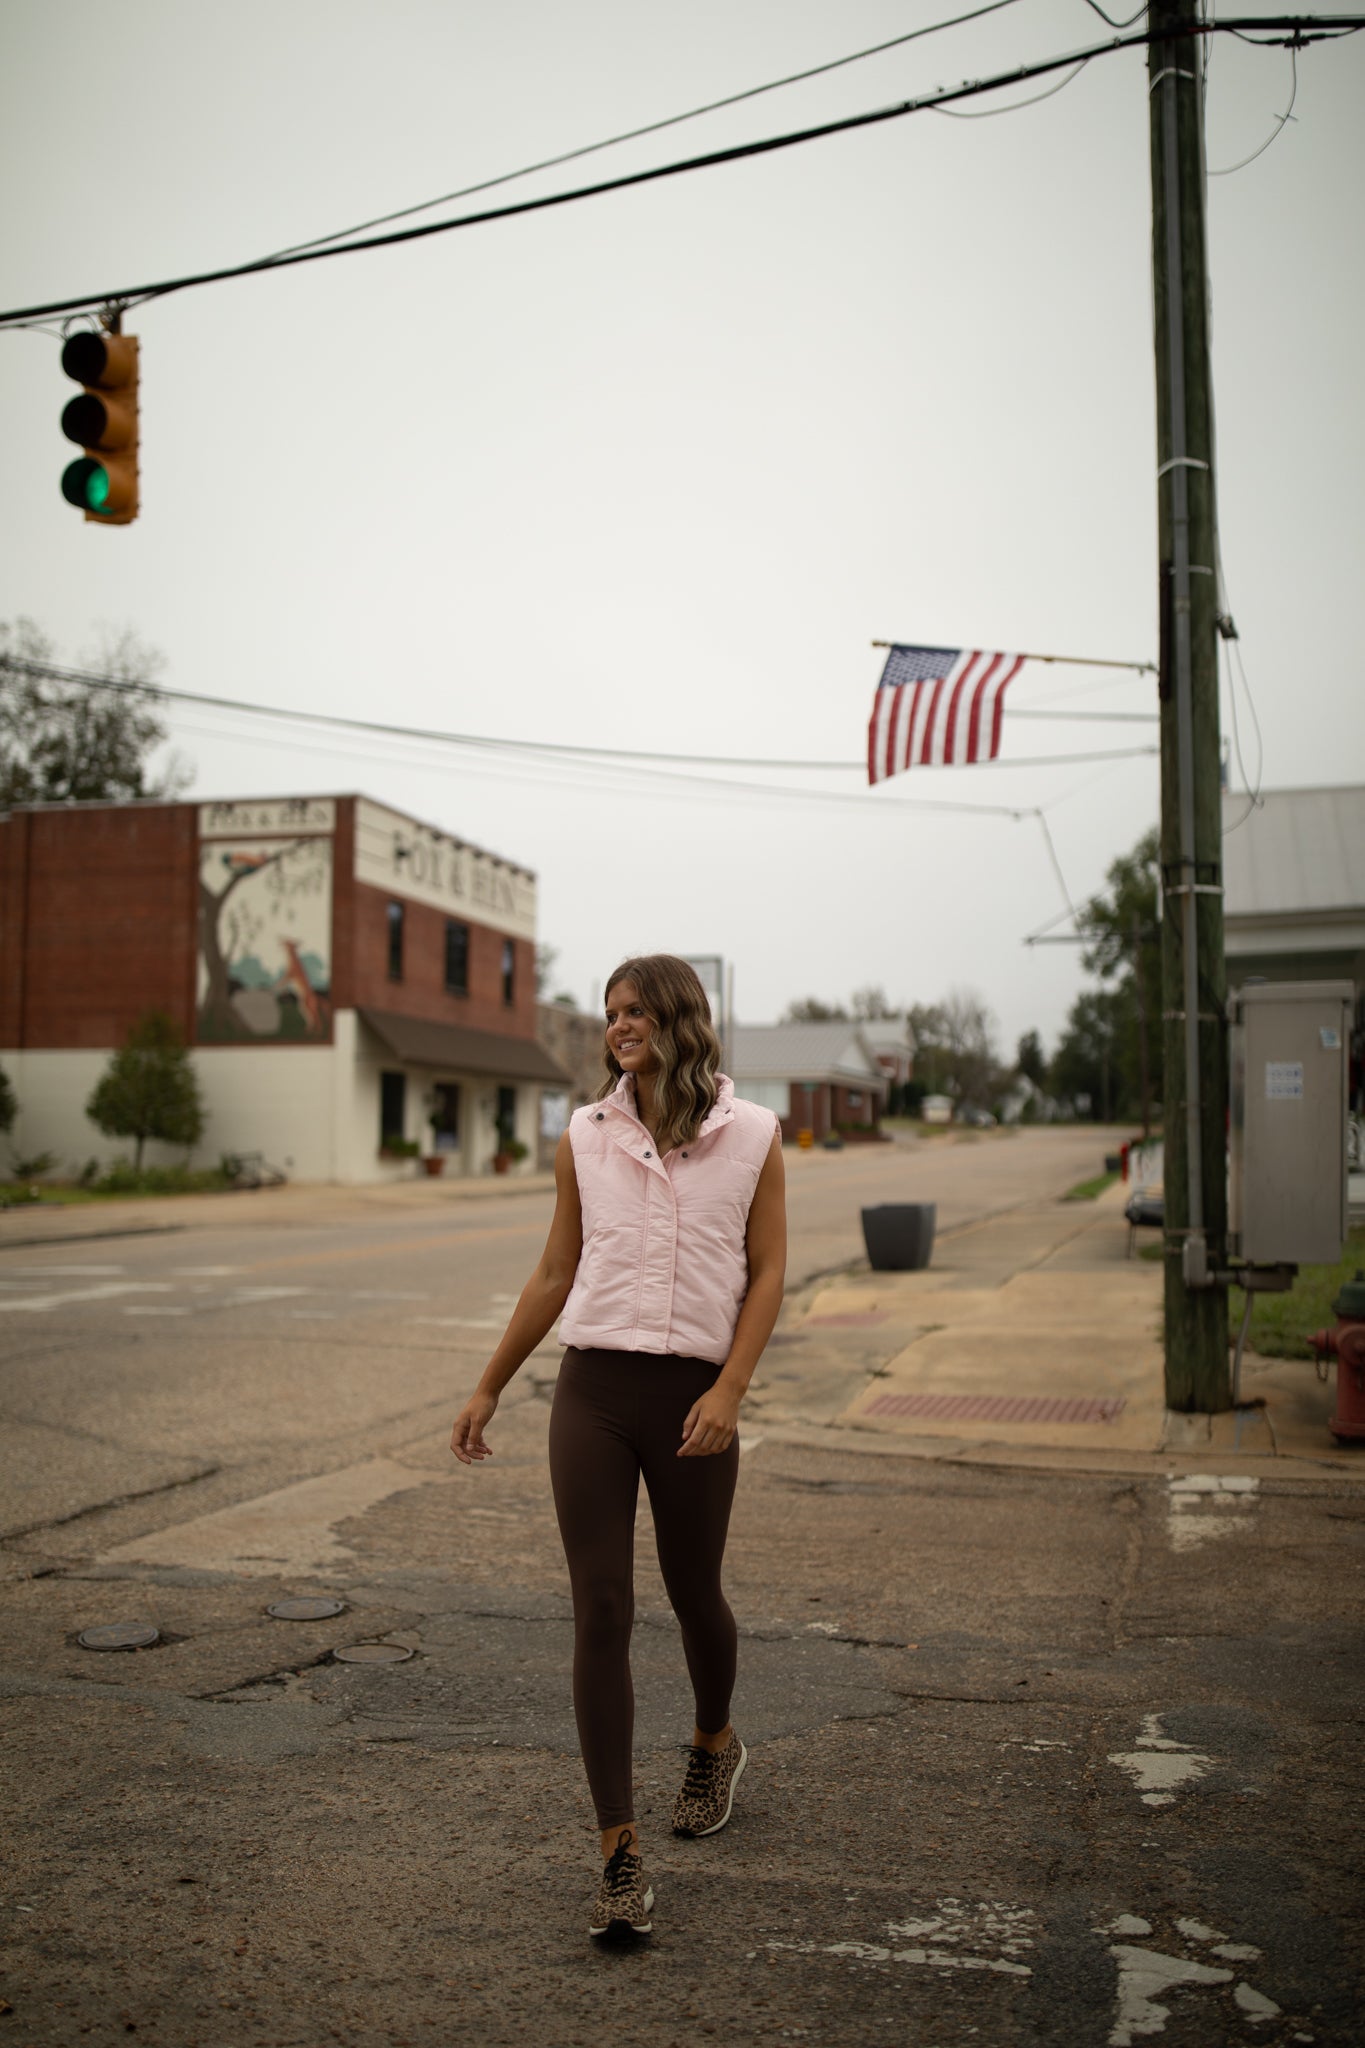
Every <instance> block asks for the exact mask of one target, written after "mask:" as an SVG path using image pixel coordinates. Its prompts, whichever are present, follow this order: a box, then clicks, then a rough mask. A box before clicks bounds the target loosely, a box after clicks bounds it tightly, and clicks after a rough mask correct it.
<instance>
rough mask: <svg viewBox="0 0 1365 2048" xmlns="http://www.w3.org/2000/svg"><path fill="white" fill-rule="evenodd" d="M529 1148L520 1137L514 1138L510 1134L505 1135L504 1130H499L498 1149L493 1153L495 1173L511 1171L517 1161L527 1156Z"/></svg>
mask: <svg viewBox="0 0 1365 2048" xmlns="http://www.w3.org/2000/svg"><path fill="white" fill-rule="evenodd" d="M528 1149H529V1148H528V1147H527V1146H525V1145H523V1144H522V1142H521V1139H520V1138H514V1137H512V1136H511V1135H510V1134H506V1135H505V1134H504V1133H503V1132H502V1131H499V1133H498V1149H497V1151H496V1152H495V1153H494V1154H493V1171H494V1173H510V1172H511V1170H512V1168H513V1167H514V1166H515V1165H516V1163H517V1161H518V1160H519V1159H524V1158H525V1157H526V1154H527V1151H528Z"/></svg>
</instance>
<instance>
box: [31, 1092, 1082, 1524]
mask: <svg viewBox="0 0 1365 2048" xmlns="http://www.w3.org/2000/svg"><path fill="white" fill-rule="evenodd" d="M1104 1143H1105V1140H1104V1139H1103V1137H1102V1136H1098V1135H1097V1134H1096V1133H1095V1132H1094V1131H1093V1130H1092V1129H1086V1128H1082V1129H1076V1128H1072V1129H1066V1130H1055V1131H1037V1132H1021V1133H1019V1134H1018V1135H1017V1136H1015V1135H1007V1134H1004V1133H1000V1134H994V1133H991V1134H986V1135H983V1136H982V1137H980V1138H977V1137H975V1136H963V1137H954V1138H953V1139H952V1140H951V1141H945V1140H943V1139H934V1140H928V1141H924V1142H921V1143H918V1144H902V1145H895V1146H876V1147H871V1146H869V1147H862V1148H854V1147H849V1148H848V1149H847V1150H846V1151H845V1152H843V1153H839V1154H829V1153H824V1152H816V1153H812V1154H807V1155H801V1154H799V1153H794V1154H793V1155H792V1156H791V1158H790V1161H789V1165H788V1176H789V1211H790V1217H791V1254H790V1260H789V1285H790V1286H791V1287H792V1288H795V1287H798V1286H799V1285H800V1284H801V1282H802V1281H803V1280H804V1279H805V1278H807V1277H808V1276H809V1275H811V1274H813V1273H817V1272H823V1271H829V1270H832V1269H833V1268H836V1267H839V1266H842V1265H846V1264H847V1263H848V1262H849V1261H851V1260H854V1259H857V1258H860V1257H861V1256H862V1239H861V1234H860V1225H859V1220H858V1211H859V1208H860V1207H861V1206H862V1204H864V1203H867V1202H881V1201H892V1200H905V1201H930V1200H936V1201H937V1202H938V1204H939V1227H940V1229H949V1228H952V1227H954V1226H955V1225H959V1224H961V1223H963V1222H967V1221H970V1220H971V1219H973V1218H975V1217H979V1216H983V1215H987V1214H990V1213H992V1212H993V1211H994V1210H997V1209H1002V1208H1009V1207H1012V1206H1014V1205H1015V1204H1016V1203H1019V1202H1021V1201H1025V1200H1028V1199H1032V1198H1036V1197H1037V1196H1038V1195H1040V1194H1042V1195H1050V1194H1056V1193H1060V1192H1062V1191H1064V1190H1065V1189H1066V1188H1067V1187H1069V1186H1071V1185H1073V1184H1074V1183H1075V1182H1076V1181H1077V1180H1078V1179H1080V1178H1083V1177H1085V1176H1087V1175H1089V1174H1091V1173H1093V1172H1094V1171H1096V1170H1098V1167H1099V1164H1100V1160H1101V1156H1102V1152H1103V1147H1104ZM404 1193H405V1195H408V1194H410V1196H411V1199H408V1200H405V1201H404V1202H402V1203H401V1204H395V1203H393V1202H391V1201H390V1202H387V1203H386V1202H385V1201H384V1200H383V1199H381V1198H379V1197H376V1196H375V1195H374V1194H372V1193H367V1192H366V1191H364V1190H356V1191H354V1192H353V1193H351V1194H349V1195H347V1194H345V1193H342V1192H341V1191H338V1190H334V1189H326V1190H318V1191H316V1192H315V1193H313V1192H310V1191H309V1190H307V1189H297V1190H290V1191H288V1192H287V1193H286V1194H284V1195H281V1196H273V1195H267V1196H262V1197H253V1196H250V1195H245V1196H240V1197H234V1198H232V1199H231V1200H230V1201H222V1200H219V1201H215V1202H213V1203H211V1204H203V1205H196V1204H195V1203H194V1202H193V1201H186V1202H182V1203H181V1204H179V1205H175V1206H174V1207H171V1206H170V1205H166V1204H161V1205H159V1206H158V1208H157V1210H156V1214H157V1215H158V1216H165V1215H167V1214H174V1215H176V1217H177V1219H178V1221H179V1222H180V1224H181V1227H177V1228H173V1229H171V1230H169V1231H166V1232H165V1233H164V1234H156V1235H150V1236H138V1237H110V1238H96V1239H90V1240H88V1241H82V1242H79V1243H75V1244H70V1243H68V1244H52V1245H44V1246H28V1247H24V1246H20V1247H19V1248H17V1249H15V1250H13V1251H9V1250H6V1249H5V1248H4V1247H3V1242H2V1241H0V1355H3V1359H4V1369H3V1382H0V1418H3V1422H4V1426H5V1432H6V1450H7V1456H6V1466H7V1471H6V1478H5V1486H4V1492H3V1503H2V1504H0V1537H3V1536H6V1535H13V1534H15V1533H16V1532H19V1531H22V1530H26V1529H32V1530H37V1529H40V1528H43V1527H47V1526H50V1525H52V1524H55V1523H57V1522H61V1521H66V1520H69V1519H70V1518H72V1517H80V1516H82V1515H84V1514H86V1513H88V1512H89V1511H90V1510H91V1509H92V1508H96V1507H98V1506H100V1505H101V1504H103V1503H107V1502H113V1501H117V1500H120V1499H124V1498H127V1497H129V1496H131V1495H141V1496H144V1497H147V1498H151V1497H153V1496H154V1495H156V1494H158V1493H161V1494H166V1495H170V1494H171V1493H174V1492H177V1491H178V1490H181V1489H183V1488H185V1487H186V1486H187V1485H188V1486H189V1487H190V1489H191V1492H192V1496H193V1511H202V1509H203V1508H204V1506H205V1505H213V1506H217V1505H220V1504H221V1503H222V1501H223V1500H226V1499H228V1498H236V1499H241V1498H244V1497H246V1496H248V1495H249V1494H252V1493H260V1492H264V1491H266V1490H267V1489H269V1488H271V1487H274V1486H280V1485H283V1484H285V1483H286V1482H287V1481H288V1480H290V1479H295V1478H302V1477H305V1476H307V1475H309V1474H312V1473H317V1472H322V1471H325V1470H326V1469H328V1467H329V1466H332V1465H338V1464H345V1463H349V1462H350V1460H351V1459H353V1458H354V1457H356V1456H360V1455H363V1454H364V1451H365V1449H366V1448H367V1447H368V1448H370V1449H373V1450H382V1449H383V1448H385V1446H387V1445H389V1444H392V1443H395V1442H402V1441H406V1440H407V1439H408V1438H410V1437H412V1436H414V1435H416V1434H417V1433H418V1431H419V1430H420V1429H422V1428H425V1427H436V1426H438V1423H439V1417H440V1416H441V1415H442V1414H444V1413H445V1411H446V1410H447V1409H449V1410H450V1411H451V1413H452V1414H453V1412H454V1409H455V1408H458V1406H459V1405H460V1402H461V1401H462V1400H463V1399H464V1396H465V1393H466V1392H467V1391H468V1388H469V1386H470V1385H472V1383H473V1381H474V1380H475V1379H476V1378H477V1376H478V1373H479V1371H480V1370H481V1368H482V1365H483V1361H484V1358H485V1357H486V1356H487V1353H488V1352H489V1350H491V1348H492V1346H493V1344H494V1342H495V1341H496V1339H497V1337H498V1335H499V1333H500V1331H501V1329H502V1327H503V1324H504V1323H505V1321H506V1319H507V1315H508V1312H509V1310H510V1308H511V1306H512V1303H513V1302H514V1301H515V1299H516V1296H517V1294H518V1292H519V1291H520V1289H521V1287H522V1285H523V1283H524V1281H525V1279H526V1277H527V1275H528V1274H529V1272H530V1270H531V1268H532V1266H533V1265H534V1263H535V1260H536V1258H537V1257H538V1255H539V1252H540V1248H541V1246H542V1244H543V1243H544V1240H545V1232H546V1230H547V1228H548V1225H549V1220H550V1214H551V1209H552V1206H553V1200H552V1196H551V1195H550V1194H548V1193H547V1192H545V1191H544V1190H543V1189H542V1190H539V1191H535V1192H528V1193H526V1194H524V1195H520V1194H509V1193H504V1192H502V1191H501V1190H500V1191H499V1192H498V1193H497V1194H492V1193H490V1194H489V1195H487V1196H486V1197H484V1198H482V1199H480V1198H479V1197H477V1196H476V1197H474V1198H472V1199H471V1198H463V1199H452V1198H451V1197H450V1196H449V1195H447V1194H446V1193H445V1192H444V1191H443V1190H441V1189H440V1188H439V1186H433V1187H432V1188H431V1190H430V1193H429V1196H428V1195H427V1191H426V1190H425V1189H423V1188H422V1187H420V1186H419V1187H416V1188H414V1189H412V1190H411V1191H407V1190H405V1191H404ZM88 1220H89V1219H88V1217H86V1216H85V1215H82V1216H81V1217H80V1218H79V1219H78V1221H80V1222H81V1223H82V1224H86V1223H88ZM138 1220H139V1211H138V1209H137V1208H136V1206H134V1205H127V1204H125V1205H122V1206H121V1207H120V1208H119V1209H117V1210H115V1211H111V1212H109V1222H110V1226H111V1227H113V1228H117V1227H119V1226H120V1225H122V1224H130V1225H132V1226H133V1227H136V1225H137V1223H138ZM5 1222H6V1225H7V1227H8V1229H9V1231H10V1234H11V1235H22V1231H23V1224H24V1214H23V1212H22V1211H19V1212H16V1213H15V1214H13V1215H11V1216H10V1217H7V1218H6V1219H5ZM169 1511H170V1512H173V1513H174V1514H176V1515H180V1514H183V1513H188V1512H191V1507H190V1503H189V1500H188V1499H185V1500H177V1501H176V1502H175V1504H174V1508H173V1509H171V1510H169Z"/></svg>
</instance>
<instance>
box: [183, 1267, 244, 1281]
mask: <svg viewBox="0 0 1365 2048" xmlns="http://www.w3.org/2000/svg"><path fill="white" fill-rule="evenodd" d="M171 1271H172V1272H173V1273H179V1274H180V1276H181V1278H182V1279H184V1280H221V1279H223V1278H224V1277H225V1276H226V1275H227V1274H229V1273H240V1272H242V1271H244V1268H243V1267H241V1266H172V1268H171Z"/></svg>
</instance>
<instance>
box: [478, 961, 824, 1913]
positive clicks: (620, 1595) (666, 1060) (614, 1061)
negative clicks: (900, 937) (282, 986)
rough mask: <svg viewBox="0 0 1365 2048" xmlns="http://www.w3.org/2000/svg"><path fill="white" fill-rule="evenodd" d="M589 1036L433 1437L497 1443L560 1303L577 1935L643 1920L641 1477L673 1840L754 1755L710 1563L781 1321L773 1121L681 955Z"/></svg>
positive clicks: (638, 974) (619, 984)
mask: <svg viewBox="0 0 1365 2048" xmlns="http://www.w3.org/2000/svg"><path fill="white" fill-rule="evenodd" d="M606 1027H607V1028H606V1068H607V1076H608V1078H607V1080H606V1081H605V1083H604V1084H603V1086H602V1088H601V1090H600V1091H599V1094H598V1098H597V1100H596V1102H594V1103H590V1104H588V1105H587V1107H585V1108H583V1109H579V1110H576V1111H575V1112H574V1114H573V1116H572V1118H571V1119H570V1122H569V1128H568V1130H567V1131H566V1132H565V1133H564V1135H563V1137H562V1138H561V1139H560V1141H559V1149H558V1151H557V1153H556V1155H555V1186H556V1190H557V1197H558V1198H557V1200H556V1203H555V1214H554V1221H553V1222H552V1223H551V1225H550V1235H549V1237H548V1239H547V1240H546V1245H545V1250H544V1252H543V1254H542V1256H541V1260H540V1264H539V1265H538V1266H537V1267H536V1270H535V1272H534V1273H533V1274H532V1275H531V1278H530V1280H529V1281H528V1282H527V1284H526V1287H525V1288H524V1290H523V1292H522V1295H521V1298H520V1300H519V1301H518V1303H517V1306H516V1308H515V1309H514V1310H513V1313H512V1319H511V1321H510V1322H509V1323H508V1325H507V1330H506V1333H505V1335H504V1336H503V1339H502V1342H501V1343H500V1344H499V1345H498V1347H497V1350H496V1351H495V1352H494V1353H493V1356H492V1358H491V1359H490V1360H489V1362H488V1365H487V1367H486V1368H485V1370H484V1374H483V1377H482V1379H481V1380H480V1381H479V1385H478V1388H477V1390H476V1391H475V1393H474V1394H473V1396H472V1397H471V1399H470V1400H469V1401H468V1402H467V1403H466V1404H465V1406H464V1408H463V1409H462V1410H461V1412H460V1414H459V1415H458V1416H457V1417H456V1420H455V1428H454V1431H453V1433H452V1436H451V1444H450V1447H451V1449H452V1450H453V1451H454V1453H455V1456H456V1457H457V1458H458V1459H459V1460H460V1462H461V1464H463V1465H472V1464H474V1463H475V1462H477V1461H478V1460H480V1459H483V1458H486V1457H489V1456H490V1455H491V1451H490V1448H489V1445H488V1444H487V1443H486V1441H485V1439H484V1431H485V1430H486V1429H487V1427H488V1424H489V1421H490V1420H491V1418H492V1415H493V1411H494V1410H495V1409H496V1407H497V1405H498V1396H499V1395H500V1394H501V1392H502V1390H503V1388H504V1387H505V1386H506V1385H507V1383H508V1381H509V1380H510V1379H511V1378H512V1375H513V1374H514V1373H515V1372H516V1370H517V1368H518V1367H519V1366H520V1365H521V1364H522V1363H523V1362H524V1361H525V1359H527V1358H528V1357H529V1356H530V1354H531V1352H532V1351H533V1350H534V1349H535V1347H536V1345H537V1344H539V1343H540V1341H541V1339H542V1338H543V1337H544V1336H545V1335H546V1334H547V1332H548V1331H549V1330H550V1329H551V1328H552V1326H553V1325H554V1323H555V1321H556V1320H557V1319H558V1318H559V1317H560V1316H561V1315H562V1317H563V1321H562V1323H561V1326H560V1337H561V1340H562V1341H563V1343H564V1344H565V1345H566V1347H567V1348H566V1350H565V1353H564V1359H563V1363H562V1365H561V1367H560V1372H559V1380H558V1383H557V1385H556V1388H555V1397H554V1406H553V1409H552V1411H551V1415H550V1479H551V1484H552V1486H553V1489H554V1498H555V1512H556V1514H557V1516H558V1519H559V1529H560V1535H561V1536H562V1538H563V1541H564V1551H565V1555H566V1557H567V1559H568V1565H569V1579H570V1583H571V1586H572V1589H573V1606H574V1664H573V1697H574V1713H575V1715H576V1717H577V1721H578V1733H579V1740H580V1743H581V1745H582V1750H583V1761H584V1764H585V1766H586V1769H587V1774H588V1785H589V1789H590V1790H591V1792H592V1796H593V1802H594V1805H595V1806H596V1809H597V1823H598V1827H599V1828H600V1830H601V1847H602V1858H603V1872H602V1885H601V1890H600V1891H599V1893H598V1897H597V1903H596V1906H595V1908H594V1910H593V1914H592V1919H591V1921H590V1923H589V1930H588V1931H589V1933H590V1934H593V1935H605V1934H608V1933H611V1932H613V1931H615V1932H625V1931H627V1930H628V1931H629V1932H631V1933H633V1934H648V1933H649V1932H650V1931H651V1927H652V1921H651V1918H650V1914H651V1910H652V1907H653V1903H654V1894H653V1891H652V1890H651V1888H650V1885H649V1883H648V1880H647V1879H646V1877H645V1874H644V1868H643V1864H642V1861H641V1852H640V1836H639V1830H638V1828H637V1826H636V1822H635V1805H634V1800H633V1798H632V1790H631V1737H632V1729H633V1719H634V1697H633V1694H632V1691H631V1681H630V1629H631V1618H632V1612H633V1607H634V1570H633V1542H634V1533H635V1505H636V1500H637V1497H638V1493H639V1482H640V1475H641V1474H642V1473H643V1475H644V1480H645V1485H646V1487H647V1488H648V1490H649V1500H650V1507H651V1509H652V1511H653V1516H654V1530H655V1537H656V1541H657V1545H658V1553H659V1568H660V1571H661V1572H662V1574H663V1580H664V1585H665V1586H666V1587H667V1589H668V1597H669V1599H670V1601H671V1602H672V1605H673V1611H674V1613H675V1614H676V1615H677V1617H678V1620H679V1622H680V1624H681V1626H682V1636H683V1647H684V1650H685V1651H686V1655H687V1668H688V1673H689V1676H690V1678H691V1681H692V1690H693V1695H694V1704H695V1725H694V1727H693V1731H692V1746H691V1753H690V1756H689V1759H688V1765H687V1773H686V1777H685V1779H684V1781H683V1785H682V1789H681V1790H680V1791H679V1793H678V1796H677V1799H676V1801H675V1803H674V1808H673V1827H674V1831H675V1832H676V1833H678V1834H682V1835H708V1834H714V1833H716V1831H717V1830H718V1829H720V1828H723V1827H724V1826H725V1824H726V1822H727V1821H728V1820H729V1818H730V1810H731V1805H732V1802H733V1799H734V1792H735V1786H736V1784H737V1783H738V1781H739V1777H740V1774H741V1772H742V1771H743V1769H744V1765H745V1762H746V1760H747V1752H746V1750H745V1748H744V1744H743V1743H742V1742H741V1741H740V1739H739V1736H738V1735H737V1734H736V1733H735V1730H734V1727H733V1725H732V1723H731V1720H730V1695H731V1692H732V1690H733V1686H734V1679H735V1621H734V1616H733V1615H732V1614H731V1612H730V1609H729V1606H728V1605H727V1603H726V1600H725V1595H724V1593H723V1592H722V1590H721V1576H720V1575H721V1561H722V1558H723V1556H724V1551H725V1536H726V1530H727V1527H728V1524H729V1519H730V1503H731V1501H732V1499H733V1497H734V1490H735V1476H736V1472H737V1469H738V1465H739V1437H738V1428H739V1404H740V1401H741V1399H742V1398H743V1395H744V1392H745V1389H746V1388H747V1386H748V1384H749V1380H750V1377H751V1375H752V1373H753V1370H754V1367H755V1366H756V1365H757V1363H758V1360H759V1357H760V1355H761V1353H762V1350H763V1347H764V1345H765V1344H766V1343H767V1341H768V1339H769V1337H770V1336H771V1335H772V1329H773V1324H774V1323H775V1322H776V1320H777V1313H778V1310H779V1308H780V1307H781V1304H782V1279H783V1272H784V1268H785V1265H786V1255H787V1239H786V1207H785V1196H784V1189H783V1174H782V1141H781V1135H780V1132H779V1130H778V1128H777V1119H776V1117H775V1116H774V1115H773V1113H772V1111H771V1110H768V1109H760V1108H758V1106H757V1105H756V1104H755V1103H752V1102H743V1101H741V1100H740V1099H739V1098H738V1097H737V1096H736V1095H735V1091H734V1087H733V1085H732V1083H731V1082H730V1081H729V1080H728V1079H727V1078H726V1076H725V1075H724V1074H722V1073H720V1072H719V1071H718V1070H719V1066H720V1046H719V1044H718V1042H717V1039H716V1034H715V1031H714V1030H713V1028H712V1025H711V1011H710V1005H709V1003H708V1002H707V998H706V994H705V991H704V990H703V988H702V985H701V983H700V982H699V981H698V979H697V977H696V975H695V974H694V973H693V971H692V969H691V968H690V967H689V966H688V964H687V962H686V961H685V960H678V959H675V958H674V957H673V956H672V955H671V954H668V953H653V954H650V955H648V956H646V957H644V958H641V959H635V960H626V961H623V963H622V964H621V966H620V967H618V968H617V970H616V972H615V973H614V974H613V975H612V977H611V979H610V981H609V982H608V984H607V1001H606Z"/></svg>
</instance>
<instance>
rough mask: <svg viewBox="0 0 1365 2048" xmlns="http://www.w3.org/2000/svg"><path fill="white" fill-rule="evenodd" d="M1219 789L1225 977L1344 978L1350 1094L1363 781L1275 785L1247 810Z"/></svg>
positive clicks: (1360, 1043)
mask: <svg viewBox="0 0 1365 2048" xmlns="http://www.w3.org/2000/svg"><path fill="white" fill-rule="evenodd" d="M1247 801H1248V799H1247V798H1246V797H1245V796H1243V795H1241V794H1235V793H1233V792H1232V791H1230V790H1225V791H1224V792H1223V885H1224V896H1223V928H1224V944H1225V947H1226V951H1227V963H1228V984H1229V986H1230V987H1232V988H1240V987H1241V985H1242V983H1243V982H1245V981H1249V980H1251V979H1252V978H1253V977H1255V976H1262V977H1264V978H1265V979H1266V980H1267V981H1349V982H1350V983H1351V984H1352V985H1353V987H1354V989H1355V1032H1354V1036H1353V1042H1352V1047H1351V1095H1352V1100H1353V1102H1355V1103H1356V1104H1357V1105H1358V1104H1359V1102H1360V1098H1361V1092H1362V1083H1361V1063H1362V1053H1365V789H1362V788H1360V787H1358V786H1357V787H1354V788H1334V789H1272V790H1267V791H1265V793H1264V794H1263V796H1262V798H1261V801H1260V802H1259V804H1257V805H1256V807H1255V808H1254V809H1253V810H1251V811H1250V812H1248V811H1247V808H1246V806H1247Z"/></svg>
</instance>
